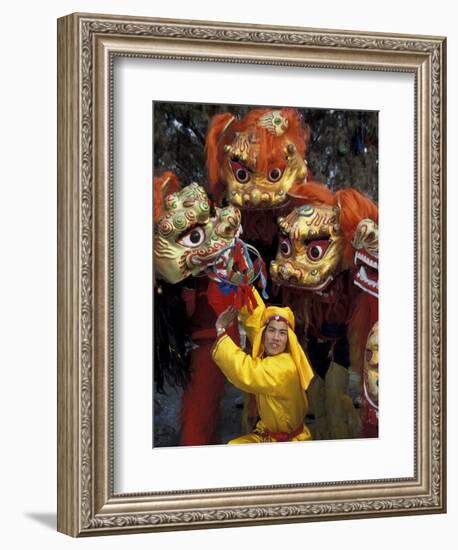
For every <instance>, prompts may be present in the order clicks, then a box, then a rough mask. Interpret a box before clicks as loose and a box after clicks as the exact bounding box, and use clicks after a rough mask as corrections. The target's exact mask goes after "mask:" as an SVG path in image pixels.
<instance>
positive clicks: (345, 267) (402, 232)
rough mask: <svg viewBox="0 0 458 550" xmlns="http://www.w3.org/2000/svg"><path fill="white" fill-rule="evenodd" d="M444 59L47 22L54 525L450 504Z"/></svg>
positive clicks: (238, 520) (401, 51) (286, 39)
mask: <svg viewBox="0 0 458 550" xmlns="http://www.w3.org/2000/svg"><path fill="white" fill-rule="evenodd" d="M445 59H446V41H445V38H442V37H432V36H403V35H388V34H375V33H363V32H351V31H331V30H317V29H306V28H289V27H288V28H287V27H265V26H259V25H252V24H247V25H243V24H234V23H213V22H205V21H180V20H164V19H152V18H137V17H124V16H105V15H104V16H101V15H93V14H73V15H69V16H66V17H63V18H61V19H59V20H58V87H59V88H58V133H59V134H58V136H59V139H58V229H59V233H58V234H59V242H58V248H59V266H58V267H59V280H58V308H59V309H58V315H59V317H58V319H59V324H58V331H59V334H58V346H59V347H58V530H59V531H61V532H63V533H66V534H69V535H71V536H90V535H103V534H117V533H127V532H144V531H164V530H180V529H197V528H214V527H228V526H244V525H245V526H247V525H258V524H268V523H287V522H298V521H319V520H337V519H349V518H357V517H359V518H361V517H374V516H390V515H407V514H427V513H441V512H442V513H443V512H444V511H445V507H446V469H445ZM379 243H380V244H379ZM379 295H380V300H379ZM258 313H259V315H258ZM274 333H275V334H274ZM379 356H380V358H379ZM379 364H380V369H379ZM288 369H289V370H288ZM290 372H292V373H293V374H291V376H290V375H288V376H290V377H289V378H287V382H286V381H285V380H286V378H285V377H286V376H287V374H285V373H290ZM379 372H380V374H379ZM227 443H230V444H227ZM249 443H265V444H264V445H255V444H249Z"/></svg>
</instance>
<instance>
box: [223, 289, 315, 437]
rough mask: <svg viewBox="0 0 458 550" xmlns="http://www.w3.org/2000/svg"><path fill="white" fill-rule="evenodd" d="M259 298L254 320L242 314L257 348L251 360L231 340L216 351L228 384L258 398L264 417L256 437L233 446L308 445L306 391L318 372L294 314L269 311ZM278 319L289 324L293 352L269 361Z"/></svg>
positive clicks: (281, 309) (272, 308)
mask: <svg viewBox="0 0 458 550" xmlns="http://www.w3.org/2000/svg"><path fill="white" fill-rule="evenodd" d="M256 294H257V293H256ZM256 298H257V301H258V306H257V307H256V309H255V310H254V311H253V313H252V314H251V315H248V314H247V312H246V311H245V312H243V311H242V322H243V324H244V325H245V329H246V331H247V336H248V338H249V339H250V341H251V342H252V354H251V356H250V355H247V354H246V353H245V352H243V351H242V350H241V349H240V348H239V347H238V346H237V345H236V344H235V343H234V342H233V341H232V339H231V338H230V337H229V336H228V335H226V334H225V335H224V336H222V337H221V338H219V340H218V341H217V342H216V344H215V346H214V348H213V360H214V361H215V363H216V364H217V365H218V367H219V368H220V369H221V371H222V372H223V373H224V374H225V376H226V378H227V379H228V380H229V381H230V382H231V383H232V384H233V385H234V386H236V387H237V388H239V389H241V390H242V391H245V392H248V393H251V394H254V395H255V397H256V404H257V408H258V411H259V416H260V420H259V421H258V422H257V424H256V427H255V429H254V431H253V432H252V433H250V434H247V435H245V436H242V437H238V438H237V439H233V440H232V441H229V443H267V442H274V441H306V440H308V439H311V434H310V431H309V429H308V428H307V426H305V425H304V418H305V415H306V414H307V410H308V400H307V395H306V393H305V390H306V389H307V388H308V386H309V384H310V381H311V379H312V378H313V371H312V368H311V366H310V363H309V361H308V359H307V357H306V355H305V353H304V351H303V350H302V348H301V346H300V344H299V342H298V341H297V337H296V335H295V333H294V314H293V312H292V311H291V309H290V308H289V307H276V306H270V307H266V306H265V305H264V303H263V302H262V300H261V298H260V297H259V295H257V296H256ZM272 319H276V320H280V321H285V322H286V323H287V324H288V346H287V349H286V351H285V352H284V353H279V354H278V355H270V356H264V345H263V334H264V330H265V328H266V326H267V325H268V323H269V321H271V320H272Z"/></svg>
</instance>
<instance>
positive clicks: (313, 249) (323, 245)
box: [306, 240, 331, 262]
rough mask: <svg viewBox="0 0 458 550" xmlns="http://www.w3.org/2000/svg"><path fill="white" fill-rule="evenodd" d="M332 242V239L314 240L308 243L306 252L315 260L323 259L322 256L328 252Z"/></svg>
mask: <svg viewBox="0 0 458 550" xmlns="http://www.w3.org/2000/svg"><path fill="white" fill-rule="evenodd" d="M330 244H331V241H330V240H320V241H312V242H309V243H307V244H306V246H307V248H306V253H307V256H308V258H309V259H310V260H312V261H313V262H317V261H319V260H321V258H322V257H323V256H324V255H325V254H326V251H327V249H328V248H329V245H330Z"/></svg>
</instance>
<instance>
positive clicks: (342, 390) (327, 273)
mask: <svg viewBox="0 0 458 550" xmlns="http://www.w3.org/2000/svg"><path fill="white" fill-rule="evenodd" d="M290 194H291V196H293V197H294V198H295V200H296V203H297V206H296V207H295V208H294V209H293V210H292V212H291V213H290V214H289V215H288V216H287V217H285V218H279V220H278V224H279V228H280V239H279V248H278V253H277V257H276V259H275V261H274V262H272V263H271V267H270V272H271V276H272V279H273V280H274V281H275V282H276V283H277V284H279V285H280V286H282V287H283V290H284V292H283V299H284V303H285V304H287V305H290V306H291V307H292V308H293V309H294V311H295V314H296V318H297V319H299V320H300V321H301V322H302V324H303V327H304V333H305V334H306V338H307V352H308V355H309V357H310V360H311V362H312V365H313V368H314V369H315V371H316V373H317V374H318V375H319V376H317V377H315V379H314V383H313V384H312V386H311V388H310V391H309V395H310V399H311V406H312V408H313V410H314V414H315V418H316V428H315V430H316V433H315V438H317V439H326V438H333V439H336V438H348V437H355V436H356V435H358V434H359V432H360V419H359V415H357V414H356V411H355V409H354V407H353V403H352V400H351V398H350V396H349V395H348V384H349V372H348V369H349V367H350V365H351V364H352V358H351V355H352V349H351V347H350V341H351V338H349V320H350V318H351V315H352V312H353V309H354V307H355V303H356V301H357V296H358V294H359V293H360V292H361V290H360V289H359V288H357V287H356V286H355V285H354V284H353V277H352V266H353V254H354V251H353V248H352V244H351V239H352V236H353V235H354V233H355V231H356V227H357V225H358V223H359V222H360V221H361V220H362V219H364V218H370V219H375V220H377V217H378V214H377V207H376V205H375V204H374V203H373V202H372V201H371V200H369V199H367V198H366V197H364V196H363V195H362V194H361V193H359V192H358V191H356V190H354V189H351V188H348V189H343V190H341V191H338V192H336V193H333V192H332V191H331V190H330V189H328V188H327V187H326V186H324V185H322V184H319V183H316V182H308V183H307V185H306V186H295V187H293V188H292V189H291V191H290Z"/></svg>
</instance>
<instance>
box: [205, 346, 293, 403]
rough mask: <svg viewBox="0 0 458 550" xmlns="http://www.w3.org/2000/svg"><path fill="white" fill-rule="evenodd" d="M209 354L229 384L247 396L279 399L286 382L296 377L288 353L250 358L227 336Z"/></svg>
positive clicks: (283, 391)
mask: <svg viewBox="0 0 458 550" xmlns="http://www.w3.org/2000/svg"><path fill="white" fill-rule="evenodd" d="M212 355H213V360H214V361H215V363H216V364H217V365H218V367H219V368H220V369H221V371H222V372H223V373H224V375H225V376H226V378H227V379H228V380H229V382H231V383H232V384H233V385H234V386H235V387H237V388H239V389H241V390H242V391H246V392H248V393H264V394H269V395H276V396H282V395H283V394H284V393H285V388H286V384H287V382H288V381H289V380H290V379H291V377H292V376H296V368H295V366H294V363H293V360H292V358H291V356H290V355H289V354H288V353H280V354H279V355H275V356H273V357H265V358H263V359H261V358H253V357H251V356H250V355H247V354H246V353H244V352H243V351H242V350H241V349H240V348H239V347H238V346H237V345H236V344H234V342H233V341H232V339H231V338H230V337H229V336H227V335H226V336H223V337H222V338H220V339H219V340H218V341H217V342H216V344H215V347H214V348H213V353H212Z"/></svg>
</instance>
